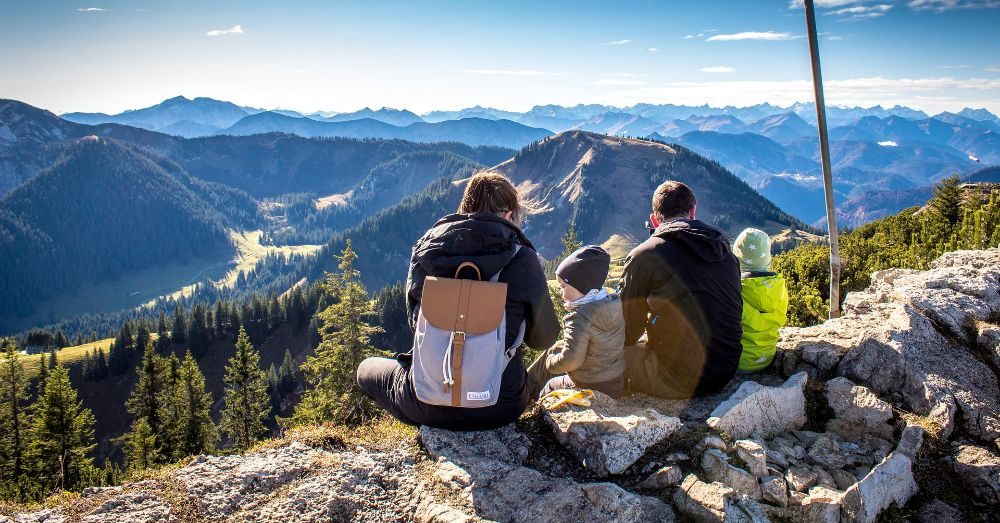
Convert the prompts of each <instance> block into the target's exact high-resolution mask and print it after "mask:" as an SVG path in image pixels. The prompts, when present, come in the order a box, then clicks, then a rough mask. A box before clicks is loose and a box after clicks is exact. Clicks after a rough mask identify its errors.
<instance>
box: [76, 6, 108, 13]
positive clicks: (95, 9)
mask: <svg viewBox="0 0 1000 523" xmlns="http://www.w3.org/2000/svg"><path fill="white" fill-rule="evenodd" d="M77 11H80V12H81V13H103V12H104V11H107V9H104V8H102V7H80V8H78V9H77Z"/></svg>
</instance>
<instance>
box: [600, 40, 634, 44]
mask: <svg viewBox="0 0 1000 523" xmlns="http://www.w3.org/2000/svg"><path fill="white" fill-rule="evenodd" d="M630 43H632V40H628V39H626V40H614V41H611V42H604V43H603V44H601V45H625V44H630Z"/></svg>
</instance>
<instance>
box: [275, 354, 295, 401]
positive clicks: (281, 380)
mask: <svg viewBox="0 0 1000 523" xmlns="http://www.w3.org/2000/svg"><path fill="white" fill-rule="evenodd" d="M294 388H295V360H294V359H292V352H291V351H290V350H288V349H285V357H284V358H283V359H282V360H281V367H280V368H278V390H279V391H280V392H281V394H282V395H284V394H288V393H290V392H292V390H293V389H294Z"/></svg>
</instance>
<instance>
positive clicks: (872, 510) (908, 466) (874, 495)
mask: <svg viewBox="0 0 1000 523" xmlns="http://www.w3.org/2000/svg"><path fill="white" fill-rule="evenodd" d="M912 465H913V462H912V461H911V460H910V458H909V457H907V456H906V455H905V454H903V453H900V452H893V453H891V454H889V456H888V457H886V458H885V459H884V460H883V461H882V462H881V463H879V464H878V465H876V466H875V468H874V469H872V471H871V472H869V473H868V475H867V476H865V477H864V478H863V479H862V480H861V481H859V482H857V483H855V484H854V485H851V487H850V488H848V489H847V490H846V491H845V492H844V496H843V512H842V513H843V516H844V517H845V518H846V519H847V520H849V521H858V522H862V523H867V522H870V521H875V519H876V518H877V517H878V515H879V514H880V513H881V512H882V511H883V510H885V509H887V508H889V506H891V505H893V504H895V505H897V506H899V507H902V506H903V505H905V504H906V502H907V501H909V500H910V498H911V497H912V496H913V495H914V494H916V493H917V490H919V487H917V482H916V480H915V479H914V478H913V470H912Z"/></svg>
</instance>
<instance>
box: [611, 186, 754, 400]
mask: <svg viewBox="0 0 1000 523" xmlns="http://www.w3.org/2000/svg"><path fill="white" fill-rule="evenodd" d="M695 209H696V201H695V195H694V192H693V191H691V189H690V188H689V187H688V186H687V185H684V184H683V183H680V182H675V181H667V182H664V183H663V184H662V185H660V186H659V187H658V188H657V189H656V193H655V194H654V195H653V214H652V216H651V217H650V219H651V221H652V223H653V227H655V229H654V230H653V231H652V234H651V236H650V237H649V239H647V240H646V241H645V242H643V243H642V244H640V245H639V246H638V247H636V248H635V249H633V250H632V252H631V253H629V256H628V258H627V259H626V261H625V272H624V274H623V275H622V280H621V297H622V305H623V308H624V313H625V345H626V347H625V388H626V389H628V390H632V391H635V392H644V393H647V394H651V395H654V396H659V397H662V398H671V399H679V398H689V397H692V396H698V395H702V394H709V393H712V392H716V391H718V390H720V389H722V388H723V387H724V386H725V385H726V384H727V383H728V382H729V380H731V379H732V377H733V375H734V374H735V373H736V369H737V367H738V366H739V362H740V354H741V353H742V350H743V348H742V345H741V343H740V337H741V336H742V327H741V318H742V310H743V301H742V298H741V297H740V266H739V262H738V261H737V260H736V257H735V256H733V253H732V250H731V249H730V247H729V239H728V238H726V235H725V234H724V233H723V232H722V231H720V230H718V229H716V228H715V227H712V226H711V225H708V224H707V223H704V222H702V221H699V220H696V219H695ZM643 333H645V337H644V340H643V339H642V338H643Z"/></svg>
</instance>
